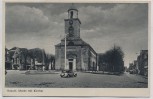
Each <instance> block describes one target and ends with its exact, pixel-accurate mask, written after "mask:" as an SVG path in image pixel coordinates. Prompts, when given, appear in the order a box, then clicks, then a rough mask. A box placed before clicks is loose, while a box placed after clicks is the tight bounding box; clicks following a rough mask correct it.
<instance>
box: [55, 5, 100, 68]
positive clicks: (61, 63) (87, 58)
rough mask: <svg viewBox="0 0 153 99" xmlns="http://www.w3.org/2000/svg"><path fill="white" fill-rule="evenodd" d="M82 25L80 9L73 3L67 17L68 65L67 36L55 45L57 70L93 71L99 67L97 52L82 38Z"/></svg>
mask: <svg viewBox="0 0 153 99" xmlns="http://www.w3.org/2000/svg"><path fill="white" fill-rule="evenodd" d="M80 26H81V21H80V20H79V18H78V10H77V9H76V8H75V6H74V5H73V4H72V6H71V7H70V8H69V9H68V19H65V34H66V36H65V37H66V66H65V38H63V39H62V40H61V43H59V44H57V45H55V69H56V70H64V69H69V70H76V71H93V70H96V69H97V53H96V52H95V51H94V49H93V48H92V47H91V46H90V45H89V44H88V43H86V42H85V41H83V40H82V39H81V38H80ZM66 67H67V68H66Z"/></svg>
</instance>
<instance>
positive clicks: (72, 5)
mask: <svg viewBox="0 0 153 99" xmlns="http://www.w3.org/2000/svg"><path fill="white" fill-rule="evenodd" d="M69 10H76V11H78V10H77V8H76V7H75V5H74V4H73V3H72V4H71V6H70V8H69V9H68V11H69Z"/></svg>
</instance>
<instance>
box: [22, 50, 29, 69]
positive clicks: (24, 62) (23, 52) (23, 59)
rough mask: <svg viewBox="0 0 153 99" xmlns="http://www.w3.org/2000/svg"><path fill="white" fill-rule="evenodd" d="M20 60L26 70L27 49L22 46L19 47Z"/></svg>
mask: <svg viewBox="0 0 153 99" xmlns="http://www.w3.org/2000/svg"><path fill="white" fill-rule="evenodd" d="M20 50H21V52H20V61H21V64H22V65H23V69H26V70H27V57H28V49H26V48H22V49H20Z"/></svg>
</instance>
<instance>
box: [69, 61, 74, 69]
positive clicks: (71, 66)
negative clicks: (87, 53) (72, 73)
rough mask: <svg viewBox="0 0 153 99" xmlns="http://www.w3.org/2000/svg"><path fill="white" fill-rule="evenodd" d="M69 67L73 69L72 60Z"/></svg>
mask: <svg viewBox="0 0 153 99" xmlns="http://www.w3.org/2000/svg"><path fill="white" fill-rule="evenodd" d="M69 69H70V70H73V62H69Z"/></svg>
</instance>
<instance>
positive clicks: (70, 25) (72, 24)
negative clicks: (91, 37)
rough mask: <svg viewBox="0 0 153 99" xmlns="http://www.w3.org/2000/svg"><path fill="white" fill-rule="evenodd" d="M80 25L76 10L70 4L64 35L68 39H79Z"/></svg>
mask: <svg viewBox="0 0 153 99" xmlns="http://www.w3.org/2000/svg"><path fill="white" fill-rule="evenodd" d="M80 24H81V21H80V20H79V18H78V10H77V9H76V7H75V6H74V4H72V5H71V6H70V8H69V9H68V19H65V33H66V34H67V36H68V38H69V39H72V38H73V39H76V38H80Z"/></svg>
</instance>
